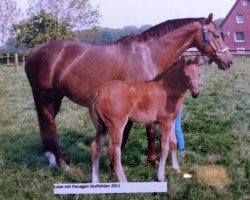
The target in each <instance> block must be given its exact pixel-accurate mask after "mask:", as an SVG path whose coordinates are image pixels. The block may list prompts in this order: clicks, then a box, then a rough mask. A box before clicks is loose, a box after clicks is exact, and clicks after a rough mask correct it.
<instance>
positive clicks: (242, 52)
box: [237, 48, 246, 54]
mask: <svg viewBox="0 0 250 200" xmlns="http://www.w3.org/2000/svg"><path fill="white" fill-rule="evenodd" d="M245 50H246V49H245V48H237V53H238V54H244V53H246V51H245Z"/></svg>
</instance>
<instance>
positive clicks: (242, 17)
mask: <svg viewBox="0 0 250 200" xmlns="http://www.w3.org/2000/svg"><path fill="white" fill-rule="evenodd" d="M236 21H237V23H238V24H242V23H244V16H243V15H242V14H239V15H237V16H236Z"/></svg>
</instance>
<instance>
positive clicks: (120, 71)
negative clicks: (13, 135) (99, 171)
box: [25, 14, 232, 170]
mask: <svg viewBox="0 0 250 200" xmlns="http://www.w3.org/2000/svg"><path fill="white" fill-rule="evenodd" d="M212 18H213V16H212V14H210V15H209V16H208V17H207V18H184V19H175V20H168V21H165V22H163V23H160V24H158V25H156V26H153V27H151V28H150V29H148V30H146V31H144V32H142V33H139V34H136V35H130V36H128V37H125V38H123V39H120V40H118V41H116V42H114V43H111V44H107V45H91V44H87V43H82V42H76V41H52V42H49V43H44V44H41V45H39V46H37V47H34V48H32V49H31V50H30V51H29V52H28V54H27V58H26V64H25V72H26V75H27V78H28V80H29V83H30V85H31V89H32V94H33V98H34V102H35V106H36V112H37V116H38V121H39V128H40V136H41V142H42V147H43V151H44V152H46V154H45V155H47V156H48V158H49V162H50V165H58V166H60V167H62V168H63V169H65V170H67V169H69V166H68V165H67V163H66V162H65V160H64V158H63V156H62V153H61V151H60V148H59V144H58V141H57V133H56V123H55V117H56V115H57V114H58V112H59V110H60V107H61V102H62V99H63V97H65V96H66V97H68V98H69V99H70V100H72V101H73V102H75V103H77V104H79V105H82V106H85V107H88V108H90V107H91V104H92V101H93V98H92V95H91V94H92V93H95V92H96V89H97V88H98V87H99V86H100V85H101V84H103V83H106V82H108V81H110V80H123V81H125V80H126V81H130V82H137V83H144V82H145V81H149V80H152V79H154V78H155V77H156V76H157V75H159V74H161V73H163V72H164V71H165V70H167V69H168V68H169V66H171V65H172V64H173V63H174V62H175V61H176V60H177V59H178V58H179V57H180V56H181V54H182V53H183V52H184V51H185V50H187V49H188V48H190V47H197V48H198V49H199V50H200V51H201V52H202V53H203V54H205V55H207V56H208V57H209V59H210V61H211V62H213V61H214V62H215V63H217V65H218V67H219V69H222V70H226V69H228V68H229V67H230V66H231V64H232V55H231V54H230V52H229V50H228V47H227V46H226V45H225V44H224V42H223V40H222V38H221V36H220V34H219V32H218V30H217V27H216V25H215V23H214V22H213V21H212ZM131 125H132V123H130V124H128V128H127V131H129V130H130V128H131ZM124 135H126V134H124ZM149 135H150V134H149ZM125 140H126V139H125ZM149 159H150V158H149ZM54 161H55V162H54Z"/></svg>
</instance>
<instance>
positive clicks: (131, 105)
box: [91, 55, 200, 182]
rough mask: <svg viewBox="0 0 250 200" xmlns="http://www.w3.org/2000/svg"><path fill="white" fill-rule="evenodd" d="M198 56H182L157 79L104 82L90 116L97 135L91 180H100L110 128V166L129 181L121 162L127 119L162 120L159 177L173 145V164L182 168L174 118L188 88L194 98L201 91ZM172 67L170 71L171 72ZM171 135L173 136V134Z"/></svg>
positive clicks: (93, 143)
mask: <svg viewBox="0 0 250 200" xmlns="http://www.w3.org/2000/svg"><path fill="white" fill-rule="evenodd" d="M198 63H199V56H198V55H197V56H196V58H195V59H194V61H191V60H185V58H184V57H181V58H180V59H179V60H178V61H177V62H176V63H175V64H174V65H173V66H172V67H171V68H170V69H169V70H168V71H167V72H166V73H164V74H163V75H161V76H159V77H157V78H156V80H154V81H156V82H150V83H146V84H136V83H128V82H123V81H111V82H108V83H106V84H104V85H102V86H101V87H100V88H99V90H98V92H97V93H96V96H95V98H96V99H95V102H94V104H93V107H92V111H91V117H92V119H93V122H94V125H95V128H96V131H97V133H96V136H95V138H94V140H93V142H92V144H91V150H92V182H99V175H98V173H99V159H100V153H101V149H102V144H103V141H104V138H105V134H106V131H107V128H108V129H109V132H110V141H109V148H108V154H109V159H110V163H111V166H113V167H114V170H115V172H116V174H117V177H118V179H119V181H120V182H127V178H126V176H125V173H124V170H123V167H122V164H121V143H122V137H123V130H124V128H125V125H126V124H127V122H128V120H131V121H135V122H141V123H159V125H160V128H161V143H160V144H161V151H160V163H159V169H158V180H159V181H164V180H165V163H166V158H167V155H168V152H169V149H170V147H171V150H172V155H173V158H172V160H173V161H172V162H173V168H174V169H176V170H177V171H179V165H178V162H177V156H176V149H177V144H176V137H175V135H174V134H175V133H174V120H175V119H176V117H177V114H178V113H179V110H180V106H181V105H182V103H183V100H184V97H185V95H186V93H187V91H188V89H189V90H190V91H191V93H192V96H193V97H194V98H196V97H198V95H199V92H200V81H199V76H200V72H199V71H200V70H199V67H198ZM169 71H171V73H168V72H169ZM170 135H171V136H170Z"/></svg>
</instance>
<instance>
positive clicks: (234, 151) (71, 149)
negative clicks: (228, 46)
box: [0, 57, 250, 200]
mask: <svg viewBox="0 0 250 200" xmlns="http://www.w3.org/2000/svg"><path fill="white" fill-rule="evenodd" d="M249 65H250V58H246V57H237V58H235V59H234V66H233V67H232V68H231V69H230V70H227V71H221V70H219V69H218V68H217V67H216V66H215V65H213V66H211V67H203V68H202V78H203V80H202V83H203V86H202V93H201V96H200V98H198V99H196V100H193V99H192V98H191V96H189V95H188V96H187V98H186V99H185V107H184V114H183V131H184V133H185V142H186V150H187V152H188V153H187V155H186V157H185V158H180V159H179V163H180V166H181V169H182V171H183V172H187V173H190V174H192V178H191V179H184V178H183V176H182V175H178V174H175V173H174V171H173V170H172V169H171V167H170V163H171V162H170V160H171V159H168V162H167V163H168V167H167V175H166V176H167V177H166V178H167V182H168V189H169V191H168V193H164V194H160V193H159V194H156V195H153V194H126V195H125V194H119V195H118V194H107V195H62V196H59V195H57V196H56V195H53V184H54V183H78V182H79V183H84V182H91V155H90V144H91V141H92V139H93V137H94V129H93V126H92V123H91V121H90V119H89V116H88V114H87V109H86V108H83V107H80V106H78V105H76V104H74V103H72V102H70V101H69V100H67V99H64V102H63V104H62V108H61V111H60V113H59V115H58V116H57V127H58V133H59V134H58V137H59V143H60V146H61V149H62V151H63V152H64V153H65V157H66V158H67V159H68V160H69V161H70V163H71V164H70V165H71V167H72V171H71V172H69V173H65V172H63V171H62V170H60V169H56V168H49V167H48V166H47V160H46V159H45V158H44V155H43V153H42V151H41V144H40V137H39V130H38V123H37V118H36V113H35V109H34V102H33V99H32V96H31V90H30V87H29V84H28V82H27V79H26V76H25V73H24V71H23V69H22V68H21V69H20V70H19V71H18V72H15V68H14V67H11V66H2V65H1V66H0V199H218V200H219V199H249V198H250V193H249V191H250V131H249V130H250V128H249V124H250V123H249V119H250V111H249V105H250V67H249ZM107 143H108V139H107V140H106V142H105V146H104V150H103V153H102V157H101V161H100V179H101V181H102V182H114V181H117V179H116V177H115V176H114V175H113V174H112V172H111V171H110V169H109V162H108V158H107ZM157 144H158V146H159V142H158V143H157ZM146 154H147V141H146V134H145V128H144V126H143V125H141V124H136V125H134V126H133V130H132V132H131V133H130V137H129V141H128V143H127V146H126V148H125V150H124V152H123V154H122V162H123V166H124V168H125V172H126V175H127V178H128V180H129V181H134V182H141V181H156V175H157V169H156V168H153V167H151V166H150V164H149V163H148V162H147V156H146ZM213 154H215V155H218V156H219V158H220V159H219V160H218V161H217V162H216V163H215V164H217V165H222V166H223V167H224V168H225V169H226V172H227V174H228V177H229V179H230V184H229V185H228V186H227V187H225V188H224V189H218V188H216V187H213V186H209V185H206V184H205V183H203V182H200V181H199V180H197V176H196V172H197V169H198V168H199V167H200V166H204V165H209V164H211V162H210V161H209V160H208V159H207V156H209V155H213Z"/></svg>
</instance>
